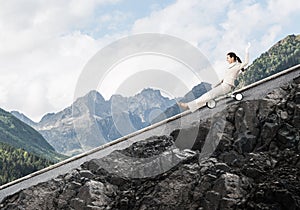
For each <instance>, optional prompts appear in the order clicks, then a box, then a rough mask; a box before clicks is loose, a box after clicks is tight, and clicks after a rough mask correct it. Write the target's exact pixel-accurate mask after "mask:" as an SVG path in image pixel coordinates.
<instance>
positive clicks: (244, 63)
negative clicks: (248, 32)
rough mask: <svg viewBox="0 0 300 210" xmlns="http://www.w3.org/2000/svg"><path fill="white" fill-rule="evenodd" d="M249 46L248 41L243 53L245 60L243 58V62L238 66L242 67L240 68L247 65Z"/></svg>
mask: <svg viewBox="0 0 300 210" xmlns="http://www.w3.org/2000/svg"><path fill="white" fill-rule="evenodd" d="M250 47H251V44H250V42H249V43H248V46H247V47H246V49H245V53H246V55H245V60H244V62H243V63H242V64H241V66H240V68H241V69H242V68H245V67H246V66H247V65H248V63H249V48H250Z"/></svg>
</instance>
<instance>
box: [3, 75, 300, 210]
mask: <svg viewBox="0 0 300 210" xmlns="http://www.w3.org/2000/svg"><path fill="white" fill-rule="evenodd" d="M299 92H300V79H299V78H298V79H296V80H295V81H294V82H293V83H291V84H288V85H286V86H284V87H281V88H279V89H277V90H274V91H273V92H272V93H270V94H269V95H268V96H267V97H266V98H264V99H262V100H255V101H242V102H239V103H235V104H232V105H230V106H228V107H226V108H225V109H224V110H223V111H222V112H221V113H218V114H216V115H215V116H214V117H213V118H212V119H210V120H209V121H207V122H204V123H203V124H200V125H199V126H197V127H196V129H199V134H198V136H197V137H196V139H195V144H194V146H193V148H192V149H193V150H188V149H185V150H181V149H179V148H177V147H176V138H177V134H178V132H179V131H174V132H172V134H170V136H154V137H151V138H149V139H146V140H143V141H140V142H137V143H135V144H133V145H132V146H130V147H129V148H126V149H125V150H121V151H114V152H112V153H111V154H110V155H108V156H106V157H104V158H102V159H94V160H91V161H88V162H86V163H84V164H82V165H81V167H80V168H78V169H76V170H73V171H71V172H70V173H68V174H65V175H64V176H59V177H57V178H56V179H53V180H51V181H49V182H45V183H41V184H38V185H36V186H33V187H30V188H28V189H25V190H22V191H20V192H19V193H16V194H14V195H12V196H9V197H8V198H6V199H5V200H4V201H3V202H2V203H1V204H0V208H1V209H76V210H77V209H197V210H200V209H201V210H212V209H221V210H227V209H228V210H229V209H253V210H254V209H282V210H297V209H300V155H299V151H300V144H299V141H300V133H299V132H300V129H299V128H300V127H299V124H300V122H299V119H300V98H299ZM189 129H195V127H191V128H189ZM189 129H186V130H184V131H182V132H188V131H189ZM212 130H213V131H212ZM180 132H181V131H180Z"/></svg>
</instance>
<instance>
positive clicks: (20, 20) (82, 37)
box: [0, 0, 117, 121]
mask: <svg viewBox="0 0 300 210" xmlns="http://www.w3.org/2000/svg"><path fill="white" fill-rule="evenodd" d="M115 2H117V1H116V0H111V1H109V0H100V1H96V0H91V1H84V2H83V1H26V2H23V1H15V0H12V1H1V4H0V5H1V6H0V30H1V33H0V43H1V47H0V56H1V60H0V74H1V78H0V82H1V85H0V95H1V97H0V106H1V107H2V108H4V109H7V110H13V109H16V110H19V111H21V112H23V113H25V114H27V115H28V116H29V117H30V118H32V119H34V120H36V121H37V120H39V119H40V118H41V116H42V115H44V114H45V113H47V112H52V111H54V112H56V111H59V110H61V109H63V108H65V107H66V106H68V105H70V104H71V102H72V101H73V95H74V88H75V85H76V82H77V78H78V76H79V74H80V72H81V70H82V68H83V66H84V65H85V63H86V62H87V61H88V59H89V58H90V57H91V56H93V55H94V54H95V53H96V52H97V51H98V50H99V49H100V48H101V47H102V46H103V45H105V44H107V43H108V42H109V41H110V40H113V39H115V37H114V36H112V37H103V38H102V39H99V40H96V39H94V38H92V37H91V36H88V35H86V34H83V33H82V32H80V31H79V29H80V27H86V25H87V24H88V23H89V19H92V18H93V11H94V10H95V8H97V6H99V5H102V4H106V3H115ZM77 28H78V30H77ZM115 36H117V35H115Z"/></svg>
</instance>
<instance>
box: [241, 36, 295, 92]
mask: <svg viewBox="0 0 300 210" xmlns="http://www.w3.org/2000/svg"><path fill="white" fill-rule="evenodd" d="M297 64H300V35H297V36H296V35H289V36H287V37H286V38H284V39H283V40H281V41H279V42H277V43H276V44H275V45H274V46H273V47H271V48H270V49H269V50H268V51H267V52H265V53H263V54H262V55H261V56H260V57H259V58H257V59H256V60H254V61H253V63H252V64H251V65H250V66H249V67H248V68H247V69H246V72H245V73H244V74H241V75H240V76H239V78H238V81H239V85H238V88H240V87H242V86H245V85H249V84H251V83H253V82H256V81H258V80H261V79H263V78H266V77H268V76H270V75H272V74H275V73H278V72H280V71H282V70H285V69H287V68H290V67H292V66H294V65H297Z"/></svg>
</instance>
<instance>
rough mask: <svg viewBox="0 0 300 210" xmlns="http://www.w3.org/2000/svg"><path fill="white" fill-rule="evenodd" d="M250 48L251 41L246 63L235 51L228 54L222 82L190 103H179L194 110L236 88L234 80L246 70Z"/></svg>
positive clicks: (247, 48)
mask: <svg viewBox="0 0 300 210" xmlns="http://www.w3.org/2000/svg"><path fill="white" fill-rule="evenodd" d="M249 48H250V43H248V46H247V47H246V56H245V62H244V63H242V61H241V59H240V58H239V57H238V56H237V55H236V54H235V53H233V52H230V53H228V54H227V62H228V63H229V68H228V70H227V71H226V72H225V76H224V79H223V80H222V81H221V82H220V83H218V84H217V85H215V86H214V87H213V89H211V90H210V91H208V92H206V93H205V94H203V95H202V96H200V97H199V98H197V99H195V100H193V101H191V102H189V103H182V102H179V103H178V105H179V106H180V107H182V108H184V109H190V110H191V112H194V111H196V110H197V109H199V108H200V107H202V106H203V105H205V104H206V102H208V101H209V100H211V99H214V98H216V97H218V96H221V95H224V94H226V93H228V92H230V91H231V90H232V89H233V88H234V81H235V80H236V78H237V76H238V74H239V73H240V71H243V70H244V67H245V66H246V65H247V64H248V62H249Z"/></svg>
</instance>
